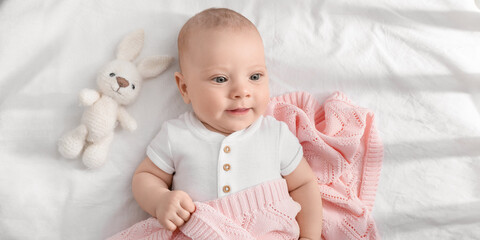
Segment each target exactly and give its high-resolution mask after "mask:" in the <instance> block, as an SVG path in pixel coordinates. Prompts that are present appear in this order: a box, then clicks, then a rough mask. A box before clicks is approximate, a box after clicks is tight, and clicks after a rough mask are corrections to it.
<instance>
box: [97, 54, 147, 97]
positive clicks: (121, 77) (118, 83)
mask: <svg viewBox="0 0 480 240" xmlns="http://www.w3.org/2000/svg"><path fill="white" fill-rule="evenodd" d="M97 84H98V87H99V88H100V90H101V92H102V93H103V94H105V95H107V96H110V97H111V98H113V99H115V101H117V102H118V103H119V104H122V105H127V104H129V103H131V102H132V101H133V100H135V98H136V97H137V95H138V92H139V91H140V88H141V85H142V76H141V75H140V73H139V72H138V70H137V67H136V66H135V65H134V64H133V63H132V62H129V61H125V60H119V59H117V60H114V61H112V62H110V63H109V64H107V65H106V66H105V67H104V68H103V69H102V70H101V71H100V73H99V75H98V77H97Z"/></svg>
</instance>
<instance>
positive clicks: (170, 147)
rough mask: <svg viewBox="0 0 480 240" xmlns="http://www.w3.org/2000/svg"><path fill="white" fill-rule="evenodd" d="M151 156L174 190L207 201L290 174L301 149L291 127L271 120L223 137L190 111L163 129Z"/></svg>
mask: <svg viewBox="0 0 480 240" xmlns="http://www.w3.org/2000/svg"><path fill="white" fill-rule="evenodd" d="M147 155H148V157H149V158H150V159H151V160H152V162H153V163H154V164H155V165H157V166H158V167H159V168H160V169H162V170H163V171H165V172H166V173H169V174H173V180H172V189H174V190H182V191H185V192H186V193H188V194H189V196H190V197H191V198H192V199H193V201H208V200H212V199H216V198H220V197H223V196H226V195H228V194H232V193H235V192H238V191H241V190H243V189H246V188H249V187H252V186H255V185H258V184H260V183H263V182H266V181H270V180H274V179H279V178H281V177H282V176H286V175H288V174H290V173H291V172H292V171H293V170H295V168H296V167H297V166H298V164H299V163H300V160H301V159H302V157H303V150H302V146H301V145H300V143H299V142H298V139H297V138H296V137H295V135H293V134H292V133H291V132H290V130H289V129H288V126H287V125H286V124H285V123H283V122H280V121H277V120H276V119H275V118H273V117H271V116H267V117H263V116H261V117H260V118H259V119H258V120H256V121H255V122H254V123H253V124H252V125H250V126H249V127H248V128H246V129H243V130H240V131H237V132H234V133H232V134H230V135H229V136H224V135H222V134H220V133H216V132H213V131H210V130H208V129H207V128H206V127H205V126H204V125H203V124H202V123H201V122H200V120H198V118H197V117H196V116H195V114H194V113H193V112H187V113H184V114H182V115H180V117H179V118H177V119H172V120H168V121H166V122H165V123H164V124H163V125H162V128H161V130H160V132H159V133H158V134H157V136H156V137H155V138H154V139H153V140H152V142H151V143H150V144H149V146H148V147H147Z"/></svg>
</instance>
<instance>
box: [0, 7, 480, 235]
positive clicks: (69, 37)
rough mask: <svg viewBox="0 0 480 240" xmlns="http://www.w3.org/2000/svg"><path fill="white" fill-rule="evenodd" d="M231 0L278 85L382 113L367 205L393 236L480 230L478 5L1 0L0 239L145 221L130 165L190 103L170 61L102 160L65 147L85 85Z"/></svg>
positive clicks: (172, 43) (164, 45)
mask: <svg viewBox="0 0 480 240" xmlns="http://www.w3.org/2000/svg"><path fill="white" fill-rule="evenodd" d="M209 7H227V8H231V9H234V10H236V11H238V12H240V13H242V14H243V15H245V16H246V17H247V18H249V19H250V20H251V21H252V22H253V23H254V24H255V25H256V26H257V27H258V29H259V31H260V33H261V35H262V37H263V41H264V45H265V53H266V56H267V59H266V60H267V67H268V70H269V75H270V80H271V84H270V85H271V95H272V96H277V95H280V94H283V93H288V92H294V91H307V92H309V93H311V94H312V95H313V96H315V98H316V99H317V100H318V101H320V102H321V101H323V100H324V99H325V98H326V97H327V96H329V95H330V94H331V93H332V92H334V91H341V92H343V93H344V94H345V95H347V96H348V97H349V98H350V99H352V100H353V102H355V103H356V104H358V105H360V106H363V107H365V108H369V109H371V110H372V111H373V112H374V113H375V114H376V120H375V121H376V124H377V128H378V131H379V134H380V137H381V138H382V140H383V144H384V154H385V155H384V160H383V166H382V172H381V177H380V181H379V186H378V190H377V194H376V200H375V205H374V207H373V211H372V215H373V217H374V219H375V222H376V226H377V228H378V231H379V233H380V236H381V237H382V238H383V239H479V238H480V174H478V172H479V171H480V9H479V6H478V5H476V3H475V1H474V0H464V1H458V0H443V1H414V0H408V1H395V0H384V1H374V0H367V1H353V0H341V1H333V0H322V1H295V2H294V1H273V0H269V1H226V0H217V1H157V0H145V1H114V0H105V1H80V0H71V1H58V0H57V1H55V0H47V1H13V0H5V1H2V2H0V239H103V238H106V237H108V236H111V235H112V234H114V233H116V232H118V231H120V230H123V229H125V228H127V227H129V226H131V225H132V224H133V223H136V222H138V221H140V220H144V219H146V218H147V217H148V215H147V214H146V213H145V212H143V211H142V210H141V209H140V207H139V206H138V204H137V203H136V202H135V200H134V199H133V197H132V194H131V182H130V181H131V177H132V174H133V172H134V170H135V168H136V166H137V165H138V164H139V162H140V161H142V160H143V158H144V157H145V148H146V146H147V144H148V143H149V142H150V140H151V139H152V138H153V137H154V136H155V134H156V132H157V131H158V130H159V128H160V126H161V123H162V122H163V121H165V120H167V119H171V118H174V117H177V116H178V115H179V114H180V113H182V112H184V111H186V110H188V109H189V106H187V105H185V104H184V103H183V101H182V99H181V97H180V95H179V94H178V90H177V87H176V85H175V81H174V80H173V73H174V72H175V71H179V67H178V61H175V62H174V63H173V64H172V66H171V67H170V68H168V69H167V71H165V72H164V73H163V74H162V75H160V76H158V77H156V78H155V79H153V80H151V81H149V82H146V83H145V87H144V88H143V89H142V93H141V94H140V96H139V98H138V99H137V101H136V102H135V103H134V104H132V105H131V106H129V107H128V111H129V113H130V114H131V115H132V116H133V117H134V118H135V119H136V120H137V122H138V126H139V127H138V129H137V130H136V131H135V132H133V133H130V132H128V131H125V130H122V129H121V128H117V130H116V132H115V138H114V140H113V142H112V145H111V149H110V153H109V157H108V161H107V163H106V164H105V165H104V166H103V167H101V168H99V169H95V170H88V169H86V168H85V167H84V166H83V165H82V163H81V161H80V160H79V159H75V160H68V159H65V158H63V157H62V156H61V155H60V154H59V153H58V152H57V146H56V143H57V140H58V139H59V138H60V137H61V135H62V134H63V133H64V132H65V131H67V130H69V129H72V128H73V127H75V126H76V125H77V124H78V122H79V120H80V118H81V115H82V113H83V109H82V107H80V106H79V105H78V93H79V92H80V90H81V89H83V88H95V80H94V79H95V75H96V72H97V71H98V70H99V68H100V67H101V66H102V65H103V64H104V63H106V62H107V61H110V60H111V59H112V58H113V56H114V50H115V47H116V44H117V43H118V41H119V40H120V39H121V38H122V37H123V36H124V35H125V34H126V33H128V32H130V31H132V30H134V29H137V28H143V29H144V30H145V46H144V49H143V52H142V54H141V56H140V57H145V56H149V55H155V54H162V55H170V56H174V57H176V55H177V50H176V37H177V34H178V31H179V29H180V28H181V26H182V25H183V23H184V22H185V21H186V20H187V19H188V18H189V17H190V16H192V15H193V14H195V13H197V12H199V11H201V10H203V9H206V8H209Z"/></svg>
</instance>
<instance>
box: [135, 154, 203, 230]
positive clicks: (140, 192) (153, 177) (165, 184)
mask: <svg viewBox="0 0 480 240" xmlns="http://www.w3.org/2000/svg"><path fill="white" fill-rule="evenodd" d="M171 184H172V175H171V174H168V173H166V172H164V171H162V170H161V169H160V168H158V167H157V166H156V165H155V164H153V162H152V161H151V160H150V158H148V157H146V158H145V160H143V162H142V163H140V165H139V166H138V168H137V170H136V171H135V174H134V175H133V180H132V192H133V196H134V197H135V200H137V202H138V204H139V205H140V207H141V208H142V209H143V210H145V211H146V212H148V213H149V214H150V215H152V216H153V217H155V218H157V219H158V222H159V223H160V224H161V225H162V226H163V227H164V228H166V229H168V230H170V231H174V230H175V229H176V228H177V227H180V226H182V225H183V224H184V223H185V222H186V221H188V219H189V218H190V214H191V213H193V212H194V211H195V205H194V204H193V201H192V199H191V198H190V196H188V194H187V193H185V192H183V191H170V190H169V187H170V186H171Z"/></svg>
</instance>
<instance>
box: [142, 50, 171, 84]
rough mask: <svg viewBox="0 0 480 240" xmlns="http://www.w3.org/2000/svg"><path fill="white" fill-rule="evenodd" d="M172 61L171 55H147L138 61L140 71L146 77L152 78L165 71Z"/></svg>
mask: <svg viewBox="0 0 480 240" xmlns="http://www.w3.org/2000/svg"><path fill="white" fill-rule="evenodd" d="M172 61H173V57H170V56H152V57H147V58H145V59H143V60H142V61H140V63H138V66H137V67H138V72H139V73H140V75H141V76H142V77H143V78H144V79H145V78H152V77H155V76H157V75H160V73H162V72H163V71H165V70H166V69H167V68H168V66H170V63H172Z"/></svg>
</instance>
